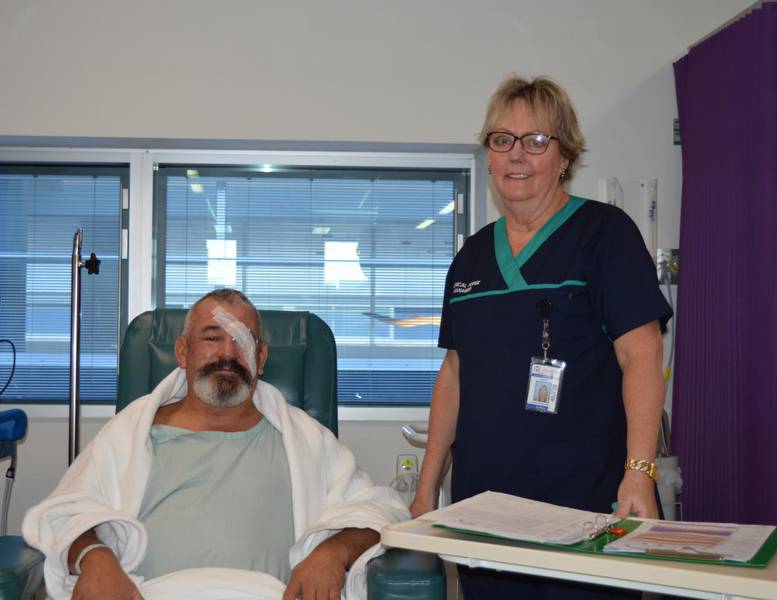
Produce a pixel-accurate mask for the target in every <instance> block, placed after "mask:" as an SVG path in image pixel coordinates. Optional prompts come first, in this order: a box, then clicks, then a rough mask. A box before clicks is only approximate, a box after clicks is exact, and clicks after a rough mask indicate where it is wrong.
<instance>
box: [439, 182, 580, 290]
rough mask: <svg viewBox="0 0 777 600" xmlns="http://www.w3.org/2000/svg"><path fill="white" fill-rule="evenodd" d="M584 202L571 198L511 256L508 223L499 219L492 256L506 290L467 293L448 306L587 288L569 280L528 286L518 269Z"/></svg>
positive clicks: (495, 224) (495, 228)
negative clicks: (530, 292) (572, 287)
mask: <svg viewBox="0 0 777 600" xmlns="http://www.w3.org/2000/svg"><path fill="white" fill-rule="evenodd" d="M586 202H587V200H586V199H585V198H578V197H577V196H570V197H569V201H568V202H567V203H566V204H565V205H564V207H563V208H562V209H561V210H560V211H558V212H557V213H556V214H555V215H553V216H552V217H551V218H550V219H549V220H548V222H547V223H545V224H544V225H543V226H542V227H540V229H539V230H538V231H537V233H535V234H534V235H533V236H532V238H531V239H530V240H529V243H528V244H526V245H525V246H524V247H523V249H522V250H521V251H520V252H519V253H518V254H517V255H516V256H513V251H512V249H511V248H510V241H509V239H508V237H507V221H506V220H505V218H504V217H501V218H500V219H499V220H498V221H497V222H496V223H494V253H495V255H496V262H497V264H498V265H499V271H500V272H501V273H502V279H504V280H505V283H506V284H507V289H506V290H491V291H488V292H476V293H474V294H467V295H466V296H458V297H456V298H451V300H450V303H451V304H453V303H454V302H461V301H462V300H472V299H473V298H482V297H484V296H498V295H500V294H510V293H513V292H522V291H525V290H541V289H556V288H560V287H564V286H569V285H576V286H585V285H588V284H587V283H586V282H585V281H578V280H576V279H569V280H567V281H562V282H561V283H531V284H530V283H526V280H525V279H524V278H523V275H522V274H521V267H522V266H523V265H525V264H526V263H527V262H528V261H529V259H530V258H531V257H532V256H533V255H534V253H535V252H536V251H537V250H538V249H539V248H540V246H542V244H544V243H545V241H546V240H547V239H548V238H549V237H550V236H551V235H553V234H554V233H555V232H556V230H557V229H558V228H559V227H561V226H562V225H563V224H564V223H565V222H566V221H567V219H569V217H571V216H572V215H573V214H575V212H576V211H577V209H578V208H580V207H581V206H583V204H585V203H586Z"/></svg>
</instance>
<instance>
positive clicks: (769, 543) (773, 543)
mask: <svg viewBox="0 0 777 600" xmlns="http://www.w3.org/2000/svg"><path fill="white" fill-rule="evenodd" d="M641 523H642V522H641V521H635V520H633V519H623V520H621V521H619V522H618V523H616V524H615V525H613V527H620V528H621V529H625V530H626V531H629V532H631V531H634V530H635V529H636V528H637V527H639V526H640V524H641ZM434 527H439V528H441V529H447V530H448V531H455V532H457V533H465V534H467V535H473V536H478V537H487V538H491V539H498V540H505V541H509V542H520V543H522V544H529V545H531V546H537V547H538V548H553V549H554V550H564V551H566V552H584V553H586V554H599V555H602V556H613V557H619V556H625V557H628V558H647V559H651V560H669V561H673V562H690V563H701V564H708V565H726V566H730V567H753V568H756V569H763V568H765V567H766V566H768V564H769V561H770V560H771V559H772V557H773V556H774V555H775V553H777V528H775V530H774V531H772V533H771V535H770V536H769V537H768V538H766V541H765V542H764V543H763V545H762V546H761V548H760V549H759V550H758V552H756V553H755V555H754V556H753V558H751V559H750V560H749V561H747V562H739V561H733V560H715V559H710V558H695V557H692V556H688V557H687V558H686V557H684V556H677V555H676V554H675V555H672V556H664V555H660V554H644V553H641V552H605V551H604V547H605V546H606V545H607V544H609V543H610V542H614V541H615V540H618V539H620V537H621V536H619V535H613V534H611V533H603V534H602V535H600V536H599V537H597V538H596V539H593V540H590V541H583V542H578V543H577V544H542V543H539V542H527V541H523V540H518V539H515V538H506V537H503V536H499V535H492V534H490V533H483V532H478V531H473V530H470V529H458V528H455V527H447V526H445V525H437V524H435V525H434Z"/></svg>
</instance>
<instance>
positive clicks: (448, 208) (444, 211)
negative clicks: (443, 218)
mask: <svg viewBox="0 0 777 600" xmlns="http://www.w3.org/2000/svg"><path fill="white" fill-rule="evenodd" d="M454 208H456V203H455V202H453V200H451V201H450V202H448V204H446V205H445V206H443V207H442V210H441V211H440V212H438V213H437V214H438V215H449V214H450V213H452V212H453V209H454Z"/></svg>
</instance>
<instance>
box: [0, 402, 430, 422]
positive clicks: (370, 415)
mask: <svg viewBox="0 0 777 600" xmlns="http://www.w3.org/2000/svg"><path fill="white" fill-rule="evenodd" d="M11 408H20V409H22V410H23V411H24V412H25V413H27V416H28V417H29V418H30V419H67V418H68V415H69V406H68V405H67V404H0V411H3V410H8V409H11ZM115 413H116V408H115V407H114V406H113V405H112V404H89V405H82V406H81V418H82V419H108V418H110V417H112V416H113V415H114V414H115ZM337 416H338V420H339V421H402V422H406V421H426V420H427V419H429V407H428V406H341V407H340V408H339V409H338V411H337Z"/></svg>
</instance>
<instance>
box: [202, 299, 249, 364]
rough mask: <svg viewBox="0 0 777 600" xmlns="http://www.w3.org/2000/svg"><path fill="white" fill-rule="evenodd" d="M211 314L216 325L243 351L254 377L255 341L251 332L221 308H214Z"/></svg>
mask: <svg viewBox="0 0 777 600" xmlns="http://www.w3.org/2000/svg"><path fill="white" fill-rule="evenodd" d="M212 314H213V318H214V319H215V321H216V323H218V324H219V325H221V327H223V328H224V331H226V332H227V333H228V334H229V335H231V336H232V338H233V339H234V340H235V342H236V343H237V345H238V347H239V348H240V349H241V350H242V351H243V354H244V355H245V357H246V361H247V362H248V368H249V369H250V370H251V377H256V340H254V336H253V335H251V330H250V329H248V327H246V326H245V325H244V324H243V323H242V322H241V321H239V320H238V319H236V318H235V317H234V316H232V314H231V313H229V312H227V311H226V310H224V309H223V308H221V306H217V307H216V308H214V309H213V311H212Z"/></svg>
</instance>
